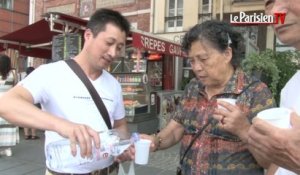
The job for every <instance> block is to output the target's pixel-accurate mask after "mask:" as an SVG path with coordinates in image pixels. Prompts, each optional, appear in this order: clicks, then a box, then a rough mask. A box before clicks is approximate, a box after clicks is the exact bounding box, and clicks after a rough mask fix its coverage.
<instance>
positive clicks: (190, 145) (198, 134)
mask: <svg viewBox="0 0 300 175" xmlns="http://www.w3.org/2000/svg"><path fill="white" fill-rule="evenodd" d="M212 120H213V118H210V119H209V120H208V121H207V123H206V124H205V125H204V126H203V127H202V128H201V129H200V130H199V131H198V132H197V134H196V135H195V136H194V138H193V140H192V141H191V143H190V144H189V146H188V147H187V149H186V150H185V152H184V153H183V156H182V157H181V159H180V162H179V163H180V165H182V163H183V160H184V157H185V156H186V154H187V153H188V151H189V150H190V149H191V147H192V145H193V144H194V142H195V141H196V139H197V138H198V137H199V136H200V135H201V134H202V132H203V131H204V130H205V129H206V128H207V127H208V125H209V124H210V123H211V122H212Z"/></svg>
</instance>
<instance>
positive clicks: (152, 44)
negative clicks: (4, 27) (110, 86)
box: [0, 12, 184, 59]
mask: <svg viewBox="0 0 300 175" xmlns="http://www.w3.org/2000/svg"><path fill="white" fill-rule="evenodd" d="M86 25H87V20H84V19H81V18H78V17H74V16H69V15H66V14H62V13H57V12H49V13H46V14H45V15H44V19H42V20H40V21H37V22H35V23H33V24H31V25H28V26H26V27H24V28H22V29H20V30H17V31H14V32H12V33H9V34H7V35H4V36H2V37H0V51H3V50H6V49H8V48H11V49H15V50H18V51H19V53H20V55H25V56H32V57H39V58H47V59H51V54H52V51H51V50H52V39H53V36H55V35H58V34H62V33H83V31H84V30H85V28H86ZM130 35H131V38H130V39H128V40H127V43H128V44H130V45H132V46H133V47H136V48H141V49H144V50H151V51H155V52H158V53H162V54H166V55H173V56H180V57H182V56H184V54H183V52H182V51H181V46H180V45H179V44H178V43H174V42H172V41H169V40H166V39H164V38H159V37H157V36H155V35H152V34H150V33H147V32H143V31H139V30H132V31H131V34H130Z"/></svg>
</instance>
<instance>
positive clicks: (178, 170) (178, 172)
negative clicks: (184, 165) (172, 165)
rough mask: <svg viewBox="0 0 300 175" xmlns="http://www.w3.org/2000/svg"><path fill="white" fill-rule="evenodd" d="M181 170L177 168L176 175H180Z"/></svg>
mask: <svg viewBox="0 0 300 175" xmlns="http://www.w3.org/2000/svg"><path fill="white" fill-rule="evenodd" d="M181 173H182V172H181V168H180V167H179V166H178V167H177V169H176V175H181Z"/></svg>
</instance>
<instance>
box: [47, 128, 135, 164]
mask: <svg viewBox="0 0 300 175" xmlns="http://www.w3.org/2000/svg"><path fill="white" fill-rule="evenodd" d="M138 139H139V136H138V134H136V133H133V134H132V136H131V138H130V139H126V140H122V139H120V137H119V134H118V133H117V132H116V131H115V130H109V131H107V132H101V133H100V140H101V144H100V148H99V149H97V148H96V147H93V149H92V156H91V157H89V158H82V157H81V155H80V148H79V145H76V147H77V153H76V156H73V155H72V153H71V147H70V141H69V140H67V139H64V140H60V141H57V142H53V143H50V144H49V145H47V147H46V159H47V161H48V163H49V166H50V167H49V168H52V169H61V168H65V167H70V166H81V165H86V166H88V164H95V163H97V164H98V165H97V167H98V169H99V168H104V167H107V166H109V165H110V164H111V163H113V157H114V156H118V155H120V154H122V153H123V152H124V151H125V150H126V149H127V148H128V147H129V146H130V145H131V144H132V143H133V142H135V141H137V140H138Z"/></svg>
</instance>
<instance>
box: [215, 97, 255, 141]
mask: <svg viewBox="0 0 300 175" xmlns="http://www.w3.org/2000/svg"><path fill="white" fill-rule="evenodd" d="M218 105H220V106H222V107H223V109H222V108H217V109H215V112H214V114H215V115H214V118H215V119H216V120H218V121H219V127H220V128H222V129H224V130H226V131H228V132H230V133H232V134H235V135H237V136H239V137H240V139H241V140H242V141H244V142H247V139H248V133H247V132H248V129H249V128H250V125H251V124H250V122H249V120H248V118H247V114H246V113H244V112H242V111H241V110H240V108H239V107H238V106H236V105H232V104H230V103H227V102H224V101H220V102H218Z"/></svg>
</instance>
